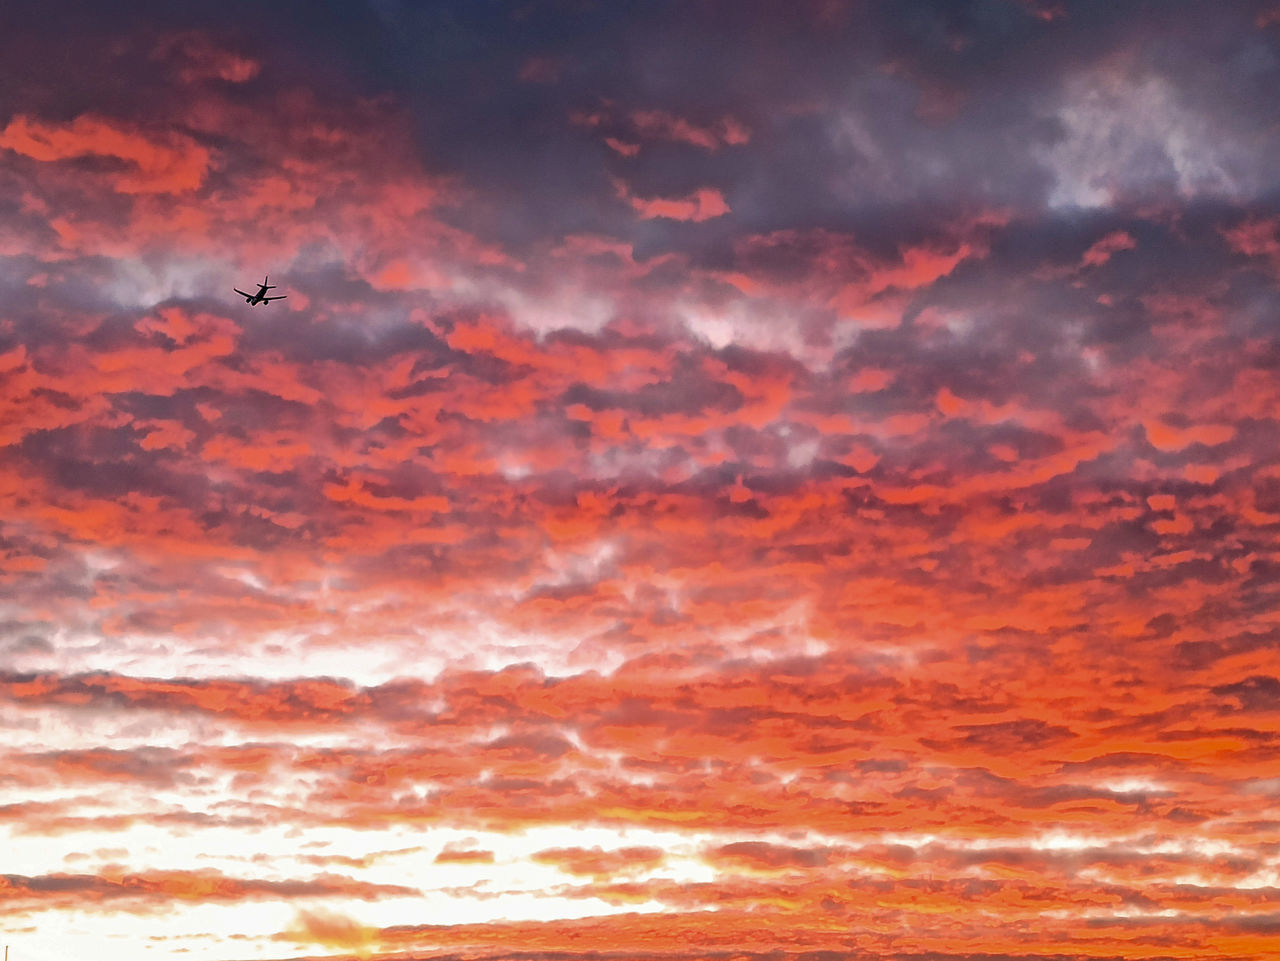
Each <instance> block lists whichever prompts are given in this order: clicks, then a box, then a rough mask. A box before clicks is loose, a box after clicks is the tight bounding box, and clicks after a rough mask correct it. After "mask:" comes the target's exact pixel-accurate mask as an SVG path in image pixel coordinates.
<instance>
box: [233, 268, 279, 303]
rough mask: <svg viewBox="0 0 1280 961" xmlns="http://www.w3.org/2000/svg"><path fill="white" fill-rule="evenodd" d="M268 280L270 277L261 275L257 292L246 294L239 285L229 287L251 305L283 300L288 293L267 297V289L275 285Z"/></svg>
mask: <svg viewBox="0 0 1280 961" xmlns="http://www.w3.org/2000/svg"><path fill="white" fill-rule="evenodd" d="M268 280H270V277H267V276H263V278H262V283H260V284H258V292H257V293H256V294H246V293H245V292H244V291H243V290H241V289H240V288H239V287H232V288H231V289H232V290H234V291H235V292H236V293H237V294H239V295H240V296H241V297H243V298H244V302H245V303H246V304H248V305H250V306H251V307H252V306H256V305H258V304H269V303H271V301H273V300H284V299H285V298H286V297H288V296H289V295H288V294H280V295H279V296H276V297H268V296H267V291H268V290H274V289H275V286H276V285H275V284H269V283H267V281H268Z"/></svg>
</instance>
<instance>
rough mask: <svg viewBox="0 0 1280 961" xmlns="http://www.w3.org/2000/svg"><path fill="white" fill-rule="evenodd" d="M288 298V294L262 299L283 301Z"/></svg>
mask: <svg viewBox="0 0 1280 961" xmlns="http://www.w3.org/2000/svg"><path fill="white" fill-rule="evenodd" d="M288 296H289V295H288V294H279V295H277V296H275V297H263V298H262V299H263V300H284V299H285V298H286V297H288Z"/></svg>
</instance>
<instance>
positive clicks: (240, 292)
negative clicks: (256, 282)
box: [231, 287, 253, 297]
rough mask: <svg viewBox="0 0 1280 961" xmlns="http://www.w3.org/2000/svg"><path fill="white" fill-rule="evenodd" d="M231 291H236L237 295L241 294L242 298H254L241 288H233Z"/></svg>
mask: <svg viewBox="0 0 1280 961" xmlns="http://www.w3.org/2000/svg"><path fill="white" fill-rule="evenodd" d="M231 289H232V290H234V291H235V292H236V293H237V294H239V295H240V296H241V297H252V296H253V294H246V293H245V292H244V291H243V290H241V289H240V288H239V287H232V288H231Z"/></svg>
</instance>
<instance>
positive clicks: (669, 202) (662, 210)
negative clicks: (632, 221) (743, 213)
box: [615, 181, 729, 223]
mask: <svg viewBox="0 0 1280 961" xmlns="http://www.w3.org/2000/svg"><path fill="white" fill-rule="evenodd" d="M615 188H616V190H617V193H618V196H619V197H621V198H622V199H623V200H625V201H626V202H627V203H629V204H630V205H631V209H632V210H635V211H636V212H637V213H639V214H640V219H642V220H654V219H657V218H660V217H661V218H666V219H668V220H686V221H691V222H693V223H701V222H702V221H704V220H711V219H713V218H715V217H722V216H724V215H725V214H727V213H729V205H728V204H727V203H726V202H725V199H724V194H722V193H721V192H720V191H719V190H717V189H715V188H714V187H701V188H699V189H697V190H695V191H694V192H693V193H691V194H689V195H688V196H687V197H676V198H664V197H654V198H644V197H637V196H635V195H634V194H632V193H631V191H630V189H629V188H628V187H627V186H626V185H625V184H624V183H622V181H615Z"/></svg>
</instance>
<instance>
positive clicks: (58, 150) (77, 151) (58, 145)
mask: <svg viewBox="0 0 1280 961" xmlns="http://www.w3.org/2000/svg"><path fill="white" fill-rule="evenodd" d="M0 147H3V148H6V149H8V150H12V151H14V152H15V153H18V154H21V155H23V156H25V157H30V158H31V159H32V160H36V161H40V162H42V163H49V162H53V161H58V160H70V159H75V158H78V157H109V158H113V159H116V160H120V161H123V162H124V163H125V164H126V165H128V166H129V167H130V168H132V169H131V170H129V171H128V172H125V173H120V174H114V175H111V176H110V178H109V179H110V180H111V182H112V184H113V186H114V188H115V189H116V190H117V191H119V192H120V193H124V194H170V193H183V192H186V191H190V190H195V189H196V188H198V187H199V186H200V185H201V184H202V183H203V182H204V178H205V175H206V173H207V172H208V170H209V167H210V163H211V157H210V153H209V150H208V149H207V148H205V147H202V146H200V145H199V144H197V143H196V142H195V141H194V140H193V139H191V138H190V137H187V136H184V135H181V134H177V133H173V132H164V133H161V134H157V135H152V136H148V135H146V134H144V133H141V132H139V131H137V130H132V129H128V128H127V127H126V126H124V125H122V124H119V123H114V122H112V121H111V120H108V119H105V118H101V117H94V116H89V115H84V116H81V117H78V118H76V119H75V120H73V121H71V122H70V123H68V124H61V125H59V124H46V123H41V122H40V121H38V120H34V119H32V118H30V117H26V116H23V115H21V114H19V115H18V116H15V117H14V118H13V119H12V120H10V121H9V124H8V126H6V127H5V128H4V130H3V131H0Z"/></svg>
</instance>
